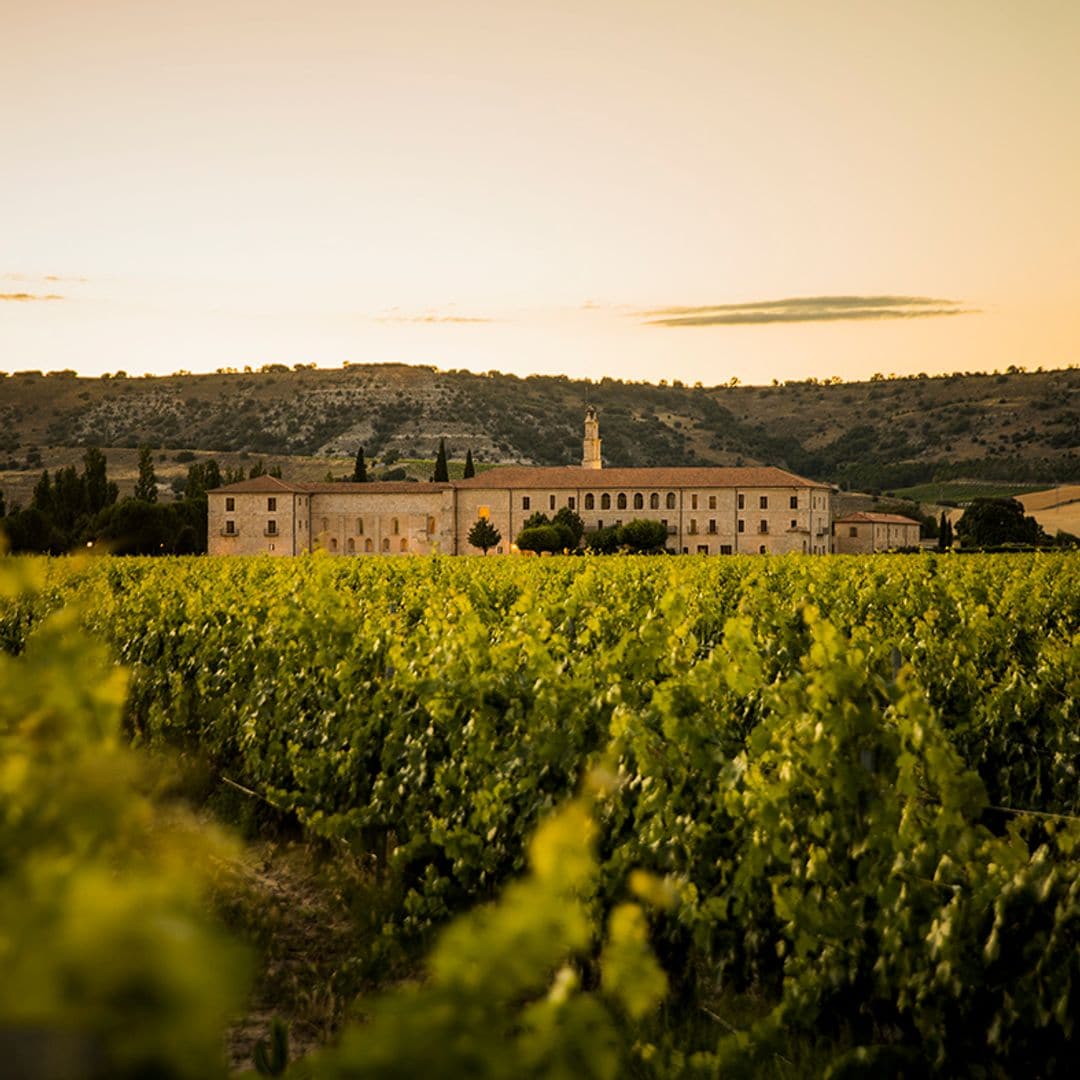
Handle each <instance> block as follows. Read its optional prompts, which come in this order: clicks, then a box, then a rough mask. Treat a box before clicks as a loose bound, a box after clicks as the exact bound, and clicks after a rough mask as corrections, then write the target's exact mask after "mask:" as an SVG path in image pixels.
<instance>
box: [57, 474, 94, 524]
mask: <svg viewBox="0 0 1080 1080" xmlns="http://www.w3.org/2000/svg"><path fill="white" fill-rule="evenodd" d="M85 514H86V485H85V484H84V483H83V479H82V477H81V476H80V475H79V474H78V472H76V470H75V466H74V465H67V466H65V467H64V468H62V469H58V470H57V471H56V476H55V478H54V480H53V515H52V520H53V524H54V525H55V526H56V527H57V528H58V529H60V530H61V531H63V532H65V533H70V532H71V531H72V530H73V529H74V528H75V523H76V522H77V521H78V520H79V518H81V517H83V515H85Z"/></svg>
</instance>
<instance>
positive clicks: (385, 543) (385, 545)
mask: <svg viewBox="0 0 1080 1080" xmlns="http://www.w3.org/2000/svg"><path fill="white" fill-rule="evenodd" d="M382 549H383V551H389V550H390V537H389V536H384V537H383V538H382Z"/></svg>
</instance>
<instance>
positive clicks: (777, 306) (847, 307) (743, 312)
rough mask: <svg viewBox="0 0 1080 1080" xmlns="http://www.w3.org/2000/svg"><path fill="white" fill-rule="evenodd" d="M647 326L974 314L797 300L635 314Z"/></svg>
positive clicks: (902, 302) (934, 303) (895, 303)
mask: <svg viewBox="0 0 1080 1080" xmlns="http://www.w3.org/2000/svg"><path fill="white" fill-rule="evenodd" d="M636 314H637V315H639V316H641V317H642V318H643V319H644V321H645V323H646V325H648V326H754V325H762V324H764V323H795V322H838V321H841V320H847V319H929V318H935V317H938V316H943V315H975V314H978V311H977V309H974V308H966V307H964V306H963V301H960V300H944V299H941V298H939V297H932V296H796V297H791V298H789V299H786V300H758V301H755V302H752V303H747V304H709V305H705V306H701V307H665V308H656V309H653V310H650V311H639V312H637V313H636Z"/></svg>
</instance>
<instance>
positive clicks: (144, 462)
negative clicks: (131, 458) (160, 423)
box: [135, 446, 157, 503]
mask: <svg viewBox="0 0 1080 1080" xmlns="http://www.w3.org/2000/svg"><path fill="white" fill-rule="evenodd" d="M135 498H136V499H141V500H142V501H143V502H148V503H153V502H157V476H155V475H154V452H153V450H151V449H150V447H149V446H143V447H140V448H139V479H138V480H136V481H135Z"/></svg>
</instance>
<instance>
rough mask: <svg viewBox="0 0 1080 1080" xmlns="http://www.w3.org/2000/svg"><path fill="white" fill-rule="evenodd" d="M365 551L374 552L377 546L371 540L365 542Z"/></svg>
mask: <svg viewBox="0 0 1080 1080" xmlns="http://www.w3.org/2000/svg"><path fill="white" fill-rule="evenodd" d="M364 550H365V551H374V550H375V545H374V544H373V543H372V542H371V540H370V539H368V540H365V541H364Z"/></svg>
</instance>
